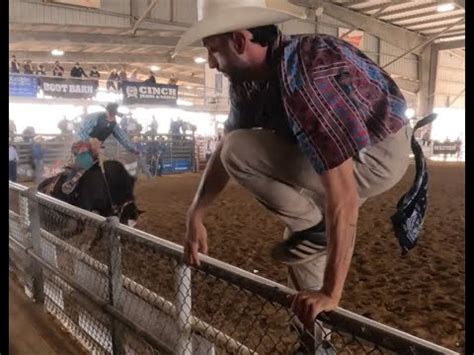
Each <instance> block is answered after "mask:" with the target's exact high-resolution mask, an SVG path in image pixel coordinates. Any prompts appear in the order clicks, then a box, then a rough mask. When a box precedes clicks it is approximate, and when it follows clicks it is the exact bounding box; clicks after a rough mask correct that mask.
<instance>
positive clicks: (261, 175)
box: [221, 125, 412, 290]
mask: <svg viewBox="0 0 474 355" xmlns="http://www.w3.org/2000/svg"><path fill="white" fill-rule="evenodd" d="M411 133H412V130H411V128H410V127H409V126H408V125H407V126H406V127H403V128H402V129H401V130H400V131H399V132H397V133H396V134H394V135H392V136H389V137H387V138H386V139H385V140H383V141H382V142H380V143H378V144H375V145H373V146H371V147H369V148H367V149H364V150H363V151H361V152H360V153H359V155H358V156H357V157H354V176H355V179H356V181H357V188H358V192H359V196H360V204H362V203H363V202H365V201H366V200H367V198H370V197H374V196H377V195H380V194H381V193H383V192H384V191H387V190H389V189H390V188H392V187H393V186H394V185H395V184H396V183H398V182H399V181H400V179H401V178H402V177H403V175H404V174H405V172H406V170H407V167H408V163H409V153H410V139H411ZM221 160H222V162H223V164H224V167H225V169H226V170H227V172H228V173H229V175H230V176H232V177H233V178H234V179H235V180H236V181H237V182H238V183H239V184H240V185H242V186H243V187H245V188H246V189H247V190H249V191H250V192H251V193H252V194H253V195H254V196H255V197H256V198H257V200H258V201H260V202H261V203H262V204H263V205H264V206H265V207H266V208H268V209H269V210H270V211H271V212H273V213H274V214H275V215H276V216H277V217H278V218H280V219H281V220H282V221H283V222H284V223H285V225H286V226H287V231H286V232H285V237H287V236H288V235H289V231H291V232H295V231H300V230H304V229H307V228H309V227H312V226H314V225H316V224H317V223H318V222H320V221H321V219H322V216H323V211H324V188H323V185H322V183H321V179H320V176H319V175H318V174H317V173H316V172H315V171H314V169H313V167H312V166H311V163H310V162H309V160H308V159H307V158H306V157H305V156H304V155H303V153H302V152H301V151H300V149H299V148H298V146H297V145H296V144H291V143H288V142H286V141H285V140H284V139H282V138H280V137H279V136H277V135H276V134H274V133H272V132H271V131H268V130H261V129H241V130H236V131H232V132H231V133H229V134H228V135H226V136H225V138H224V143H223V147H222V151H221ZM325 265H326V251H325V250H323V251H321V252H320V255H319V256H318V257H316V258H315V259H313V260H311V261H309V262H307V263H305V264H301V265H297V266H293V267H292V270H290V287H293V288H295V289H298V290H301V289H316V290H318V289H320V288H321V286H322V282H323V275H324V269H325ZM291 276H292V277H291ZM291 281H294V282H291ZM295 283H296V284H295Z"/></svg>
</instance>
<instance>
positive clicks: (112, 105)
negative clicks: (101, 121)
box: [105, 102, 119, 115]
mask: <svg viewBox="0 0 474 355" xmlns="http://www.w3.org/2000/svg"><path fill="white" fill-rule="evenodd" d="M118 107H119V105H118V104H116V103H115V102H111V103H109V104H107V106H106V107H105V109H106V110H107V112H108V113H110V114H112V115H116V114H117V111H118Z"/></svg>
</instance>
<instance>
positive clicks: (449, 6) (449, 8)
mask: <svg viewBox="0 0 474 355" xmlns="http://www.w3.org/2000/svg"><path fill="white" fill-rule="evenodd" d="M455 7H456V6H454V4H453V3H447V4H441V5H438V7H437V8H436V11H438V12H448V11H452V10H454V8H455Z"/></svg>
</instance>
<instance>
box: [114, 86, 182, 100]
mask: <svg viewBox="0 0 474 355" xmlns="http://www.w3.org/2000/svg"><path fill="white" fill-rule="evenodd" d="M122 91H123V103H124V104H125V105H133V104H149V105H153V104H154V105H157V104H161V105H176V100H178V86H177V85H165V84H152V83H137V82H131V81H124V82H123V86H122Z"/></svg>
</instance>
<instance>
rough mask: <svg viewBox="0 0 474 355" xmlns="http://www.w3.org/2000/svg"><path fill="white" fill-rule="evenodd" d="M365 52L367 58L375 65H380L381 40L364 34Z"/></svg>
mask: <svg viewBox="0 0 474 355" xmlns="http://www.w3.org/2000/svg"><path fill="white" fill-rule="evenodd" d="M364 51H367V52H368V53H366V54H367V57H369V58H370V59H372V60H373V61H374V62H375V63H379V60H380V59H379V56H378V55H377V53H379V39H378V38H377V37H375V36H373V35H371V34H369V33H367V32H364Z"/></svg>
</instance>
